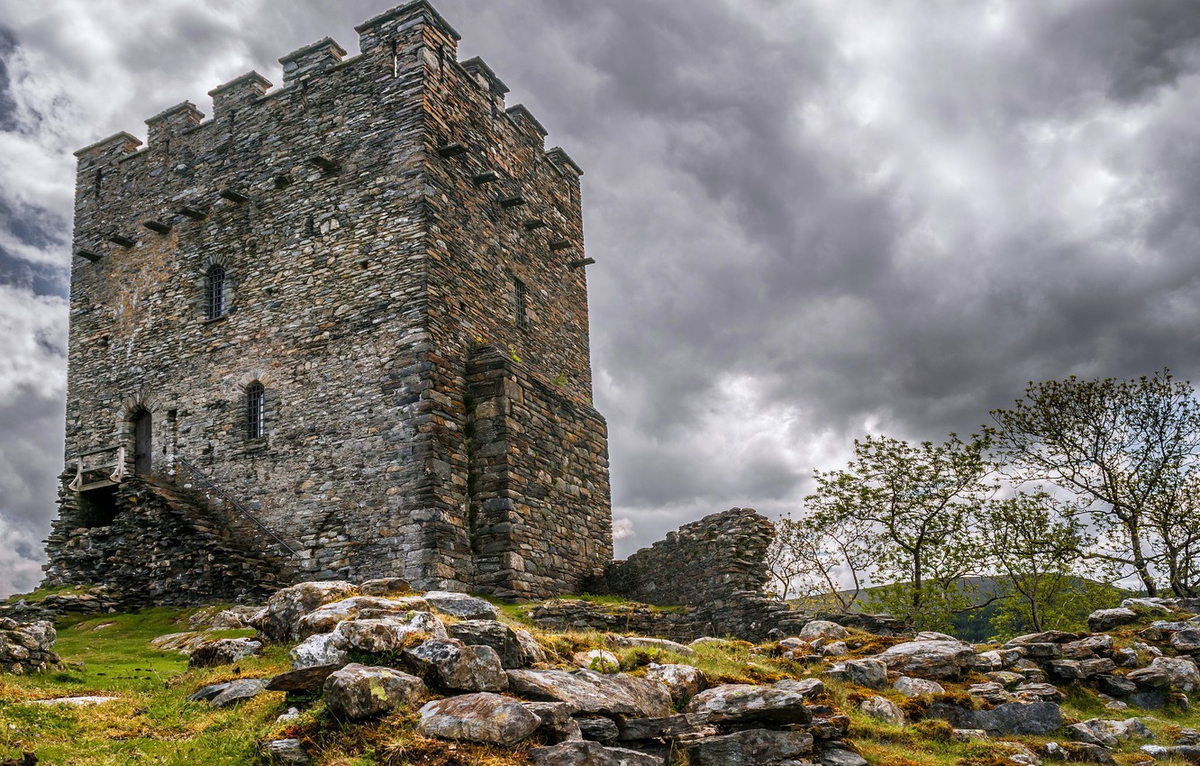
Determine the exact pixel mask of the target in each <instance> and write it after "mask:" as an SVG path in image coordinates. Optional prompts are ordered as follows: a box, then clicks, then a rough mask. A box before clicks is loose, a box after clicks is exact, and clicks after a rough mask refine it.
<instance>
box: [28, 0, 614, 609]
mask: <svg viewBox="0 0 1200 766" xmlns="http://www.w3.org/2000/svg"><path fill="white" fill-rule="evenodd" d="M357 31H358V33H359V35H360V40H359V47H360V51H361V53H360V55H358V56H353V57H347V55H346V53H345V51H344V50H343V49H342V48H341V47H340V46H339V45H338V44H337V43H336V42H334V41H332V40H330V39H328V38H326V39H325V40H322V41H319V42H317V43H314V44H312V45H309V46H306V47H304V48H301V49H300V50H297V51H294V52H292V53H290V54H288V55H287V56H284V57H283V58H282V59H281V63H283V67H284V82H283V87H281V88H278V89H276V90H274V91H271V92H268V89H269V88H270V83H269V82H267V81H266V80H265V79H263V78H262V77H261V76H259V75H258V74H257V73H253V72H251V73H248V74H246V75H243V76H241V77H238V78H236V79H234V80H232V81H230V82H228V83H226V84H224V85H222V86H219V87H218V88H216V89H214V90H213V91H211V95H212V97H213V117H212V118H211V119H207V120H205V119H204V115H203V114H201V113H200V111H199V110H198V109H197V108H196V107H195V106H194V105H192V104H189V103H186V102H185V103H183V104H180V105H178V106H176V107H172V108H170V109H168V110H166V111H164V112H162V113H161V114H159V115H156V116H155V117H152V118H151V119H150V120H147V124H148V127H149V131H148V134H149V138H148V145H147V146H146V147H144V148H140V149H139V148H138V147H139V144H140V141H138V140H137V139H136V138H134V137H133V136H131V135H129V134H126V133H121V134H118V135H116V136H112V137H110V138H108V139H105V140H103V141H100V142H98V143H96V144H93V145H92V146H89V147H87V148H85V149H82V150H80V151H79V152H78V153H77V157H78V159H79V165H78V176H77V184H76V205H75V239H74V245H73V247H74V253H75V254H76V256H77V257H76V258H74V260H73V263H72V270H71V279H72V282H71V326H70V350H69V369H68V397H67V399H68V401H67V422H66V455H65V458H66V465H65V466H64V472H63V475H62V481H63V483H64V485H65V484H66V483H67V482H69V481H71V480H72V479H73V478H75V476H76V474H77V465H78V461H79V460H80V459H81V457H80V456H85V455H87V453H90V452H92V451H94V450H107V452H105V453H103V459H95V461H94V462H95V463H96V464H88V465H85V466H84V468H85V469H86V470H85V473H86V476H85V477H84V481H83V483H84V484H85V485H89V486H97V487H100V488H101V489H103V487H102V485H103V484H104V483H105V482H104V476H105V475H106V474H107V473H108V471H109V470H111V466H108V467H105V468H104V470H101V469H100V464H103V463H104V461H105V460H111V459H112V458H113V456H114V455H116V454H117V452H116V450H117V448H119V447H124V448H125V450H126V460H127V463H128V468H129V469H130V470H131V471H132V470H133V469H134V467H135V465H134V464H135V459H134V454H135V452H136V449H137V445H136V439H135V432H136V424H137V423H138V421H139V418H142V419H143V421H142V422H146V421H145V420H144V418H146V417H148V418H149V422H150V424H151V427H150V434H151V435H150V450H149V453H150V454H149V456H148V458H143V460H144V461H145V462H148V463H149V464H150V465H149V468H148V470H149V471H151V472H153V473H161V474H162V475H164V476H166V477H168V478H170V477H172V476H175V475H176V473H177V472H178V470H179V465H180V461H181V460H186V461H189V462H190V463H192V464H194V465H196V466H197V467H198V468H199V469H200V470H201V471H202V472H203V473H204V474H205V475H206V476H207V477H208V478H210V479H211V480H213V481H215V482H216V483H217V484H219V485H220V486H221V487H222V488H223V489H224V490H225V491H227V492H228V493H229V494H230V495H231V496H233V497H235V498H236V499H238V500H239V501H240V502H241V503H242V504H244V505H245V506H246V507H247V508H249V509H251V511H252V512H254V513H255V514H256V515H258V516H259V517H261V519H262V520H263V522H264V523H265V524H266V525H267V526H268V527H269V528H270V529H272V530H273V531H274V532H275V533H276V534H279V535H281V536H283V537H284V538H286V539H287V541H288V543H289V545H290V546H291V547H292V548H294V549H296V550H297V551H298V555H297V556H296V559H295V561H293V562H291V563H292V564H293V565H294V566H295V568H296V569H297V570H298V571H299V572H300V573H301V576H302V577H305V578H309V579H333V578H350V579H366V578H369V577H374V576H389V575H396V576H402V577H404V578H405V579H407V580H408V581H410V582H412V583H413V584H414V585H415V586H417V587H430V588H432V587H440V588H449V589H456V590H467V589H475V590H489V589H491V590H495V591H497V592H504V593H506V594H519V595H528V596H531V597H537V596H540V597H545V596H550V595H554V594H556V593H558V592H561V591H562V590H572V589H575V586H576V585H577V583H578V582H579V580H580V579H581V577H583V576H584V575H587V574H593V573H594V572H595V571H596V570H597V568H598V566H599V564H598V562H602V561H604V560H606V559H607V558H608V557H609V553H608V552H607V551H608V550H609V548H608V546H609V545H610V535H609V528H610V510H609V497H608V476H607V462H606V448H605V444H604V441H605V439H606V432H605V429H604V421H603V419H602V418H600V416H599V415H598V414H597V413H596V412H595V410H594V409H592V407H591V406H590V397H591V370H590V359H589V347H588V324H587V294H586V290H587V287H586V278H585V276H584V269H583V268H582V259H583V249H582V248H583V243H582V217H581V212H580V189H579V174H580V172H581V171H579V169H578V168H577V167H576V166H575V165H574V163H573V162H571V161H570V158H569V157H567V156H566V154H565V153H564V152H562V150H560V149H552V150H550V151H546V149H545V146H544V143H543V137H544V131H543V130H541V129H540V126H539V125H538V123H537V121H536V120H535V119H534V118H533V117H532V115H530V114H529V112H528V111H526V110H525V109H524V108H520V107H514V108H512V109H506V108H505V107H504V103H503V94H504V91H505V90H507V89H506V88H505V87H504V86H503V84H502V83H501V82H500V81H499V79H498V78H496V76H495V75H494V74H493V73H492V72H491V70H490V69H489V68H488V67H487V65H486V64H484V63H483V62H482V61H481V60H478V59H473V60H472V61H468V62H464V63H461V64H460V63H459V62H458V61H457V58H456V56H457V54H456V46H457V40H458V35H457V33H456V32H455V31H454V30H453V28H451V27H450V25H449V24H448V23H446V21H445V20H444V19H443V18H442V17H441V16H440V15H439V14H438V13H437V12H436V11H435V10H434V9H433V8H432V7H431V6H430V5H429V4H428V3H426V2H423V0H418V1H417V2H412V3H409V4H407V5H404V6H402V7H399V8H396V9H394V10H392V11H389V12H387V13H384V14H382V15H380V16H377V17H375V18H374V19H371V20H369V21H367V22H365V23H364V24H362V25H360V26H359V27H358V28H357ZM214 266H218V267H220V268H223V269H224V273H225V279H226V281H225V293H226V295H225V309H226V310H225V313H224V314H223V315H221V316H220V317H219V318H215V319H214V318H210V317H209V314H208V307H207V298H208V294H207V292H206V274H207V273H208V272H209V270H210V269H211V268H212V267H214ZM518 286H520V291H521V299H520V300H518ZM518 304H520V305H518ZM488 346H491V347H494V348H496V349H499V350H500V352H502V353H504V354H505V355H506V356H507V357H508V358H509V359H510V361H513V365H509V366H508V367H506V369H505V371H504V374H505V375H508V376H509V377H510V378H511V379H512V384H511V386H512V387H513V388H512V390H514V391H520V392H522V394H521V396H520V397H517V398H512V397H508V396H507V394H505V397H506V399H505V401H508V402H510V404H508V405H506V406H508V411H506V415H505V418H506V422H505V426H504V429H502V430H504V433H506V434H508V435H510V436H511V437H512V438H511V439H510V441H509V442H508V443H507V446H502V447H501V446H496V447H495V448H496V449H501V450H504V451H506V453H507V455H508V457H507V458H506V460H507V466H506V468H505V471H506V472H507V473H506V479H505V481H504V482H502V483H503V484H504V486H503V488H497V487H492V488H489V489H488V492H495V493H497V494H496V497H499V496H500V494H503V493H507V494H506V499H508V500H511V501H513V502H512V508H511V509H507V508H504V509H500V508H493V509H492V510H496V511H497V512H498V513H499V512H500V511H503V512H504V513H503V514H501V515H504V514H508V515H511V516H512V518H511V519H508V518H505V519H502V520H494V523H491V522H492V521H493V520H489V529H488V530H487V531H486V536H489V537H490V539H489V540H487V541H486V544H487V545H490V546H493V547H491V548H489V549H488V550H486V551H483V550H482V548H481V547H480V545H479V543H478V541H477V540H473V533H474V532H476V531H477V530H474V529H473V528H472V521H471V520H472V514H473V513H477V512H478V508H477V505H478V504H477V503H476V502H475V500H474V499H473V498H472V496H471V484H472V478H471V477H470V476H469V471H470V468H471V463H472V460H473V459H474V458H473V456H472V454H471V452H470V449H471V443H470V438H469V436H468V434H467V430H468V421H469V420H471V418H473V417H474V415H473V413H471V412H469V410H468V399H470V397H471V393H470V392H469V390H468V389H469V386H470V384H469V383H468V374H469V370H468V367H469V365H470V364H471V361H470V360H471V358H472V356H473V355H474V354H475V353H477V351H478V350H479V349H480V348H484V347H488ZM516 359H520V363H519V364H517V363H516V362H515V360H516ZM254 383H260V384H261V385H262V386H263V388H264V390H265V408H264V409H265V412H264V415H265V417H264V423H263V426H264V428H263V433H262V434H261V436H258V435H255V434H252V433H251V431H250V429H249V428H248V424H249V420H248V416H247V398H246V397H247V390H248V389H249V388H250V387H251V385H252V384H254ZM505 385H508V384H505ZM526 434H529V435H532V436H534V437H535V438H536V444H529V443H527V442H526V441H525V440H524V439H525V436H524V435H526ZM559 437H562V438H563V439H570V440H576V439H577V440H579V441H581V442H582V443H583V444H584V445H585V446H584V447H582V448H580V447H578V446H577V444H576V442H575V441H559V440H558V439H559ZM530 449H536V450H537V454H536V455H532V454H529V453H527V450H530ZM585 453H586V454H585ZM87 460H92V459H91V458H88V459H85V463H86V462H87ZM142 468H143V469H146V467H145V466H144V465H143V466H142ZM543 478H545V481H543ZM564 484H565V487H566V488H565V490H563V489H562V486H563V485H564ZM526 489H528V491H529V492H531V493H532V496H530V497H528V498H526V497H523V496H520V495H514V494H512V493H519V492H521V491H525V490H526ZM543 491H545V493H546V494H544V495H543V494H542V493H543ZM560 491H562V492H565V493H566V497H565V498H563V499H562V500H561V501H560V500H559V499H557V498H556V497H555V493H557V492H560ZM64 495H65V496H66V497H65V498H64V501H63V502H62V503H61V514H60V516H61V518H60V519H59V521H58V522H56V528H55V534H54V535H53V536H52V537H51V542H50V545H51V547H52V548H53V547H54V546H57V545H61V544H64V543H65V542H66V541H67V540H70V539H72V537H73V536H76V535H75V532H74V530H77V529H80V528H83V527H87V524H86V523H85V520H84V519H82V518H80V517H79V516H78V512H79V509H80V507H81V506H83V505H86V504H87V501H83V502H81V501H80V498H79V497H78V493H74V492H70V491H65V492H64ZM543 514H545V516H543ZM543 521H545V525H544V526H540V527H539V526H538V525H541V524H542V523H543ZM504 524H511V525H512V526H511V529H512V531H513V535H514V536H513V538H512V539H511V540H507V541H500V540H498V538H497V536H498V535H500V534H503V530H504V529H507V527H505V526H504ZM118 526H120V523H118ZM87 534H88V536H89V537H90V538H98V537H100V536H102V535H103V533H101V532H98V531H91V532H88V533H87ZM585 534H586V535H589V536H590V535H595V537H593V538H590V540H587V541H585V540H583V539H582V535H585ZM496 544H500V545H501V548H502V549H503V550H500V549H496V548H495V547H494V545H496ZM478 554H483V556H484V557H483V558H482V559H480V560H479V561H478V562H477V560H476V557H477V555H478ZM51 558H52V559H55V560H57V561H58V562H59V564H60V565H61V566H65V565H66V563H67V561H68V559H64V558H63V557H61V556H56V554H55V551H54V550H51ZM61 566H60V569H59V570H56V574H58V575H62V574H64V572H63V571H62V570H61ZM87 571H88V573H89V574H88V576H99V577H102V578H103V576H104V575H103V573H102V572H97V571H95V570H90V569H89V570H87ZM79 576H82V573H80V575H79ZM72 577H73V579H78V577H76V576H74V575H73V576H72ZM100 581H101V582H103V581H105V580H103V579H101V580H100Z"/></svg>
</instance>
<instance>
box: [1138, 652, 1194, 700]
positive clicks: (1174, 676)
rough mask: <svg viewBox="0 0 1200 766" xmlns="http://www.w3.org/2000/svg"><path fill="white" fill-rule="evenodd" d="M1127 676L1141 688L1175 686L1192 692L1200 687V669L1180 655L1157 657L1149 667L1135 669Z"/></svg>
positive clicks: (1183, 690) (1180, 689)
mask: <svg viewBox="0 0 1200 766" xmlns="http://www.w3.org/2000/svg"><path fill="white" fill-rule="evenodd" d="M1125 678H1126V679H1127V680H1129V681H1131V682H1133V683H1135V684H1137V686H1138V688H1139V689H1164V688H1175V689H1178V690H1179V691H1182V692H1190V691H1192V690H1193V689H1196V688H1200V671H1197V669H1196V664H1195V663H1194V662H1191V661H1190V660H1185V659H1181V658H1178V657H1155V658H1154V661H1153V662H1151V663H1150V666H1149V667H1146V668H1141V669H1140V670H1135V671H1133V672H1131V673H1130V674H1129V675H1127V676H1125Z"/></svg>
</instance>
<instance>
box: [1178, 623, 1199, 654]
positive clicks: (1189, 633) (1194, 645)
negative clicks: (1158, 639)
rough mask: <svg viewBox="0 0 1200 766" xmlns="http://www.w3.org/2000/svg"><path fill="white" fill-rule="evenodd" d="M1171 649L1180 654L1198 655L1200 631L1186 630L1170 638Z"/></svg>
mask: <svg viewBox="0 0 1200 766" xmlns="http://www.w3.org/2000/svg"><path fill="white" fill-rule="evenodd" d="M1171 648H1172V649H1174V650H1175V651H1177V652H1179V653H1181V654H1197V653H1200V629H1197V628H1187V629H1185V630H1181V631H1178V632H1177V633H1175V634H1174V635H1172V636H1171Z"/></svg>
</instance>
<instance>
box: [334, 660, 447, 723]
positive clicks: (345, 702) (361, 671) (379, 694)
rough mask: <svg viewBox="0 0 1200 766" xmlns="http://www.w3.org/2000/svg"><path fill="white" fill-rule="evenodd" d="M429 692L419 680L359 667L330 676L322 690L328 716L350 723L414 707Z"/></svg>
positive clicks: (408, 676)
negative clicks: (402, 707)
mask: <svg viewBox="0 0 1200 766" xmlns="http://www.w3.org/2000/svg"><path fill="white" fill-rule="evenodd" d="M427 691H428V690H427V689H426V687H425V684H424V682H422V681H421V679H419V678H417V677H416V676H410V675H408V674H407V673H401V672H400V671H399V670H394V669H392V668H377V667H367V666H365V665H359V664H357V663H353V664H350V665H347V666H346V667H344V668H342V669H341V670H338V671H335V672H333V673H331V674H330V675H329V677H328V678H327V679H325V684H324V686H323V687H322V693H323V695H324V697H325V706H326V707H327V708H328V710H329V712H330V713H331V714H332V715H333V716H334V717H335V718H340V719H343V720H350V721H356V720H358V719H360V718H367V717H369V716H373V715H378V714H380V713H386V712H388V711H389V710H394V709H395V708H398V707H401V706H411V705H414V704H416V702H417V701H418V700H419V699H420V698H421V697H422V696H423V695H424V694H426V693H427Z"/></svg>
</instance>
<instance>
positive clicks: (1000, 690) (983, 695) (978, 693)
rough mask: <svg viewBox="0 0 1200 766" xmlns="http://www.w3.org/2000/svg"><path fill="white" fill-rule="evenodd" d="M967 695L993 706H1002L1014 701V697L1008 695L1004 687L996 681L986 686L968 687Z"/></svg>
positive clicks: (973, 685) (974, 685)
mask: <svg viewBox="0 0 1200 766" xmlns="http://www.w3.org/2000/svg"><path fill="white" fill-rule="evenodd" d="M967 694H969V695H971V696H972V697H978V698H979V699H981V700H983V701H985V702H988V703H990V704H992V705H1000V704H1003V703H1005V702H1008V701H1010V700H1011V699H1012V695H1011V694H1009V693H1008V690H1007V689H1005V688H1004V685H1003V684H998V683H996V682H995V681H989V682H988V683H986V684H972V685H971V686H968V687H967Z"/></svg>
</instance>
